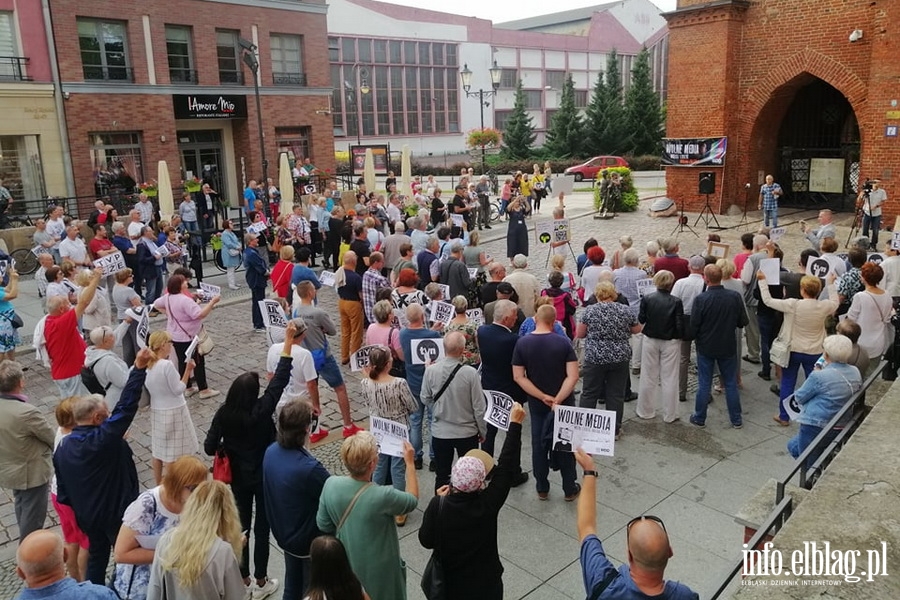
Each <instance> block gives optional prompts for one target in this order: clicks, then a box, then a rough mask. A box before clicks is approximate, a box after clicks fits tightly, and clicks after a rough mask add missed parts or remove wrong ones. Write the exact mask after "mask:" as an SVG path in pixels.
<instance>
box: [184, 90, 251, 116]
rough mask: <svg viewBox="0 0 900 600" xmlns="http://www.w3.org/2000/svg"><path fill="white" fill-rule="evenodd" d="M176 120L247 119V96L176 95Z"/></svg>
mask: <svg viewBox="0 0 900 600" xmlns="http://www.w3.org/2000/svg"><path fill="white" fill-rule="evenodd" d="M172 107H173V108H174V110H175V118H176V119H246V118H247V96H239V95H235V94H222V95H216V94H174V95H173V96H172Z"/></svg>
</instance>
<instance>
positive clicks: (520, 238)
mask: <svg viewBox="0 0 900 600" xmlns="http://www.w3.org/2000/svg"><path fill="white" fill-rule="evenodd" d="M516 254H524V255H525V256H528V226H527V225H525V209H524V208H520V209H519V210H514V211H509V227H508V228H507V230H506V256H507V257H508V258H512V257H513V256H515V255H516Z"/></svg>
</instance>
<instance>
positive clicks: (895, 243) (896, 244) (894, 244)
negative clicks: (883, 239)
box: [891, 231, 900, 250]
mask: <svg viewBox="0 0 900 600" xmlns="http://www.w3.org/2000/svg"><path fill="white" fill-rule="evenodd" d="M891 250H900V231H895V232H894V233H893V234H891Z"/></svg>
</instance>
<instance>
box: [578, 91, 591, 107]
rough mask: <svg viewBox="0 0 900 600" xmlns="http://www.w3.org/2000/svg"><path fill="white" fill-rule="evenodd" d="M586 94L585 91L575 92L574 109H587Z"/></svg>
mask: <svg viewBox="0 0 900 600" xmlns="http://www.w3.org/2000/svg"><path fill="white" fill-rule="evenodd" d="M587 105H588V93H587V90H575V108H587Z"/></svg>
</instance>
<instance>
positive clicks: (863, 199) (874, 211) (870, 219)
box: [856, 179, 887, 250]
mask: <svg viewBox="0 0 900 600" xmlns="http://www.w3.org/2000/svg"><path fill="white" fill-rule="evenodd" d="M885 202H887V192H886V191H884V190H883V189H881V182H880V181H879V180H877V179H872V180H868V179H867V180H866V182H865V183H864V184H863V189H862V191H861V192H860V193H859V196H857V198H856V209H857V210H859V209H860V208H862V211H863V226H862V234H863V236H864V237H867V238H869V249H870V250H877V249H878V231H879V230H880V229H881V205H882V204H884V203H885ZM869 227H871V228H872V237H869Z"/></svg>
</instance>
